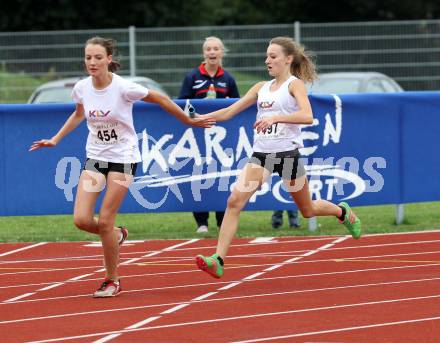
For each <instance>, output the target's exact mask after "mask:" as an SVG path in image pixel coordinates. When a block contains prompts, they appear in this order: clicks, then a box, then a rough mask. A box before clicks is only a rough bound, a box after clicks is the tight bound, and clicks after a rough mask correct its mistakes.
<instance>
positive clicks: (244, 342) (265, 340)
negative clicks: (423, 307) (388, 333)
mask: <svg viewBox="0 0 440 343" xmlns="http://www.w3.org/2000/svg"><path fill="white" fill-rule="evenodd" d="M435 320H440V317H428V318H419V319H408V320H401V321H397V322H386V323H378V324H370V325H360V326H351V327H345V328H339V329H332V330H321V331H314V332H304V333H297V334H291V335H284V336H274V337H265V338H256V339H249V340H245V341H234V342H232V343H254V342H267V341H274V340H278V339H286V338H294V337H304V336H315V335H323V334H326V333H335V332H344V331H354V330H362V329H371V328H378V327H384V326H394V325H403V324H411V323H420V322H428V321H435Z"/></svg>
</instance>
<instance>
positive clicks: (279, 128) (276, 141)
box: [253, 76, 303, 153]
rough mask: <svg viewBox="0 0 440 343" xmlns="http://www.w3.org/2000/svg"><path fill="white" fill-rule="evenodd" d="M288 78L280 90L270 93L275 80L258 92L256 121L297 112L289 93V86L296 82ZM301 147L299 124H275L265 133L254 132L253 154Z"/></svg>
mask: <svg viewBox="0 0 440 343" xmlns="http://www.w3.org/2000/svg"><path fill="white" fill-rule="evenodd" d="M296 79H297V78H296V77H295V76H291V77H289V78H288V79H287V80H286V81H285V82H284V83H283V84H282V85H281V87H280V88H278V89H277V90H276V91H271V90H270V86H271V85H272V83H273V82H274V81H275V80H271V81H268V82H266V83H265V84H264V85H263V86H262V87H261V88H260V90H259V91H258V100H257V107H258V113H257V119H261V118H264V117H272V116H276V115H289V114H292V113H293V112H296V111H298V110H299V107H298V104H297V102H296V99H295V98H294V97H293V96H292V95H291V94H290V92H289V84H290V83H291V82H292V81H293V80H296ZM302 147H303V140H302V138H301V127H300V125H299V124H290V123H276V124H273V125H272V126H271V127H270V128H269V129H268V130H266V132H265V133H263V132H260V133H257V131H256V130H254V145H253V150H254V151H255V152H264V153H273V152H281V151H289V150H295V149H297V148H302Z"/></svg>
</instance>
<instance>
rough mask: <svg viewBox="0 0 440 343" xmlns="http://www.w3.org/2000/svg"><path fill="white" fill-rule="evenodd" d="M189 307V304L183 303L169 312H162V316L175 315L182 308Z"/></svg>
mask: <svg viewBox="0 0 440 343" xmlns="http://www.w3.org/2000/svg"><path fill="white" fill-rule="evenodd" d="M188 305H189V303H183V304H180V305H177V306H174V307H171V308H169V309H168V310H165V311H162V312H161V313H160V314H168V313H173V312H176V311H179V310H180V309H182V308H185V307H187V306H188Z"/></svg>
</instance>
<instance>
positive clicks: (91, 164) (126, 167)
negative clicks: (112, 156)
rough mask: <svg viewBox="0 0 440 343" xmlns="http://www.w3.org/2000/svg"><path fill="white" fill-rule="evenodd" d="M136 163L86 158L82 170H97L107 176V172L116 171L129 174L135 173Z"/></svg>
mask: <svg viewBox="0 0 440 343" xmlns="http://www.w3.org/2000/svg"><path fill="white" fill-rule="evenodd" d="M136 168H137V163H115V162H106V161H99V160H94V159H91V158H88V159H86V162H85V163H84V168H83V169H84V170H90V171H94V172H98V173H101V174H104V175H105V176H107V174H108V173H109V172H117V173H123V174H129V175H133V176H134V175H135V174H136Z"/></svg>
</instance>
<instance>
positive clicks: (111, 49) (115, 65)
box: [86, 36, 121, 72]
mask: <svg viewBox="0 0 440 343" xmlns="http://www.w3.org/2000/svg"><path fill="white" fill-rule="evenodd" d="M89 44H95V45H100V46H102V47H103V48H104V49H105V51H106V53H107V56H109V55H112V61H111V62H110V64H109V65H108V70H109V71H111V72H115V71H117V70H118V69H119V68H120V67H121V63H120V62H119V60H118V58H117V56H116V41H115V40H114V39H112V38H102V37H98V36H95V37H92V38H90V39H88V40H87V42H86V46H87V45H89Z"/></svg>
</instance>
